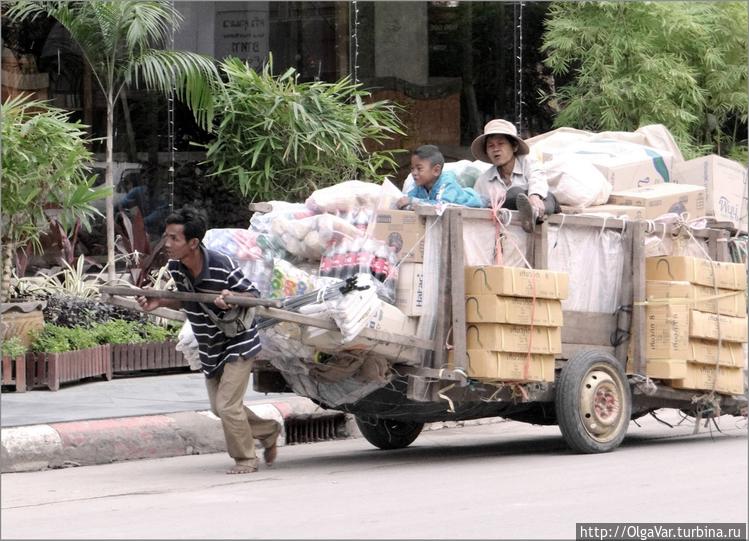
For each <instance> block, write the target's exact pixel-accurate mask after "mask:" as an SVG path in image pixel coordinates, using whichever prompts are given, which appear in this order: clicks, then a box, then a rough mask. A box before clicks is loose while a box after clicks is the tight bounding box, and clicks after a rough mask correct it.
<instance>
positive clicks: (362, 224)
mask: <svg viewBox="0 0 749 541" xmlns="http://www.w3.org/2000/svg"><path fill="white" fill-rule="evenodd" d="M354 226H355V227H356V228H357V229H358V230H359V231H361V232H362V233H363V234H364V233H366V232H367V227H369V215H368V212H367V208H366V207H361V208H360V209H359V212H358V213H357V214H356V220H355V221H354Z"/></svg>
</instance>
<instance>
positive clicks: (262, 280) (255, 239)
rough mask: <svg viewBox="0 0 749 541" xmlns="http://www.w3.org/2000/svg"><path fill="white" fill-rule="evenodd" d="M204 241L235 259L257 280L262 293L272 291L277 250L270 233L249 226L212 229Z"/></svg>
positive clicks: (264, 294)
mask: <svg viewBox="0 0 749 541" xmlns="http://www.w3.org/2000/svg"><path fill="white" fill-rule="evenodd" d="M203 244H205V246H206V248H210V249H211V250H216V251H217V252H220V253H222V254H224V255H226V256H228V257H230V258H232V259H233V260H234V261H235V262H236V263H237V266H239V268H241V269H242V272H243V273H244V275H245V276H247V277H248V278H249V279H250V280H252V281H253V282H254V283H255V285H256V286H257V288H258V289H259V290H260V293H261V294H262V296H267V295H268V294H269V292H270V289H271V275H272V273H273V253H272V250H271V249H270V241H269V240H268V237H267V236H266V235H263V234H259V233H256V232H254V231H249V230H247V229H209V230H208V231H206V233H205V236H204V237H203Z"/></svg>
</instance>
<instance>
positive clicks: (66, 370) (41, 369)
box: [26, 344, 112, 391]
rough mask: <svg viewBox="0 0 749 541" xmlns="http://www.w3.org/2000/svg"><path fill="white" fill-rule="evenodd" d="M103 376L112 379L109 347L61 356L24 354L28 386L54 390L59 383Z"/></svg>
mask: <svg viewBox="0 0 749 541" xmlns="http://www.w3.org/2000/svg"><path fill="white" fill-rule="evenodd" d="M96 376H104V377H105V378H106V379H108V380H111V379H112V354H111V349H110V346H109V344H106V345H103V346H97V347H95V348H88V349H80V350H77V351H66V352H64V353H28V354H26V382H27V385H28V386H29V387H32V388H33V387H38V386H41V385H46V386H47V387H48V388H49V390H51V391H57V390H58V389H59V388H60V384H61V383H69V382H71V381H80V380H82V379H84V378H92V377H96Z"/></svg>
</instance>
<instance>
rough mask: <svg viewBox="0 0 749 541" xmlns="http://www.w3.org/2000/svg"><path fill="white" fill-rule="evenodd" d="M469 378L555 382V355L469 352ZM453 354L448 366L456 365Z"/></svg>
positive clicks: (450, 355)
mask: <svg viewBox="0 0 749 541" xmlns="http://www.w3.org/2000/svg"><path fill="white" fill-rule="evenodd" d="M466 354H467V357H468V359H467V360H468V376H469V377H471V378H475V379H482V380H487V381H554V355H531V356H530V360H529V358H528V355H527V354H526V353H507V352H499V351H486V350H471V349H469V350H467V351H466ZM452 355H453V354H452V352H450V353H449V354H448V365H449V366H450V367H452V366H453V365H454V361H453V357H452Z"/></svg>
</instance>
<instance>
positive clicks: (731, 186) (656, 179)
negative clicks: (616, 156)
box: [584, 155, 748, 231]
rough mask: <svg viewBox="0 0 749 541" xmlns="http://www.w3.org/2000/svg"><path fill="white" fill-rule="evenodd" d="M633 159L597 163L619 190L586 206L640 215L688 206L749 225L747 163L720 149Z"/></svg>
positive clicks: (695, 214) (695, 212) (694, 212)
mask: <svg viewBox="0 0 749 541" xmlns="http://www.w3.org/2000/svg"><path fill="white" fill-rule="evenodd" d="M632 160H633V161H631V163H630V162H626V163H621V164H620V163H617V162H616V161H612V162H611V163H608V162H606V163H603V164H599V163H596V166H597V167H598V168H599V169H600V170H601V171H602V172H603V173H604V174H605V175H606V178H607V179H608V180H609V182H610V183H611V185H612V188H613V191H612V192H611V195H610V196H609V199H608V202H607V204H606V205H598V206H592V207H588V208H586V209H584V212H592V213H597V212H605V213H607V214H614V215H615V216H622V215H626V216H627V217H629V218H630V219H635V220H652V219H654V218H657V217H658V216H660V215H662V214H665V213H667V212H674V213H677V214H681V213H684V212H688V213H689V217H690V218H699V217H701V216H710V217H714V218H715V219H716V220H717V221H718V222H723V223H727V224H730V225H731V226H732V227H734V228H736V229H738V230H739V231H747V193H748V192H747V169H746V167H744V166H743V165H742V164H740V163H738V162H735V161H733V160H729V159H727V158H723V157H721V156H716V155H710V156H703V157H701V158H695V159H693V160H689V161H685V162H678V163H672V160H671V158H670V157H668V156H664V157H663V159H662V160H659V159H657V158H646V157H642V158H640V161H637V160H635V159H634V158H632ZM700 188H702V189H701V190H700Z"/></svg>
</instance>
